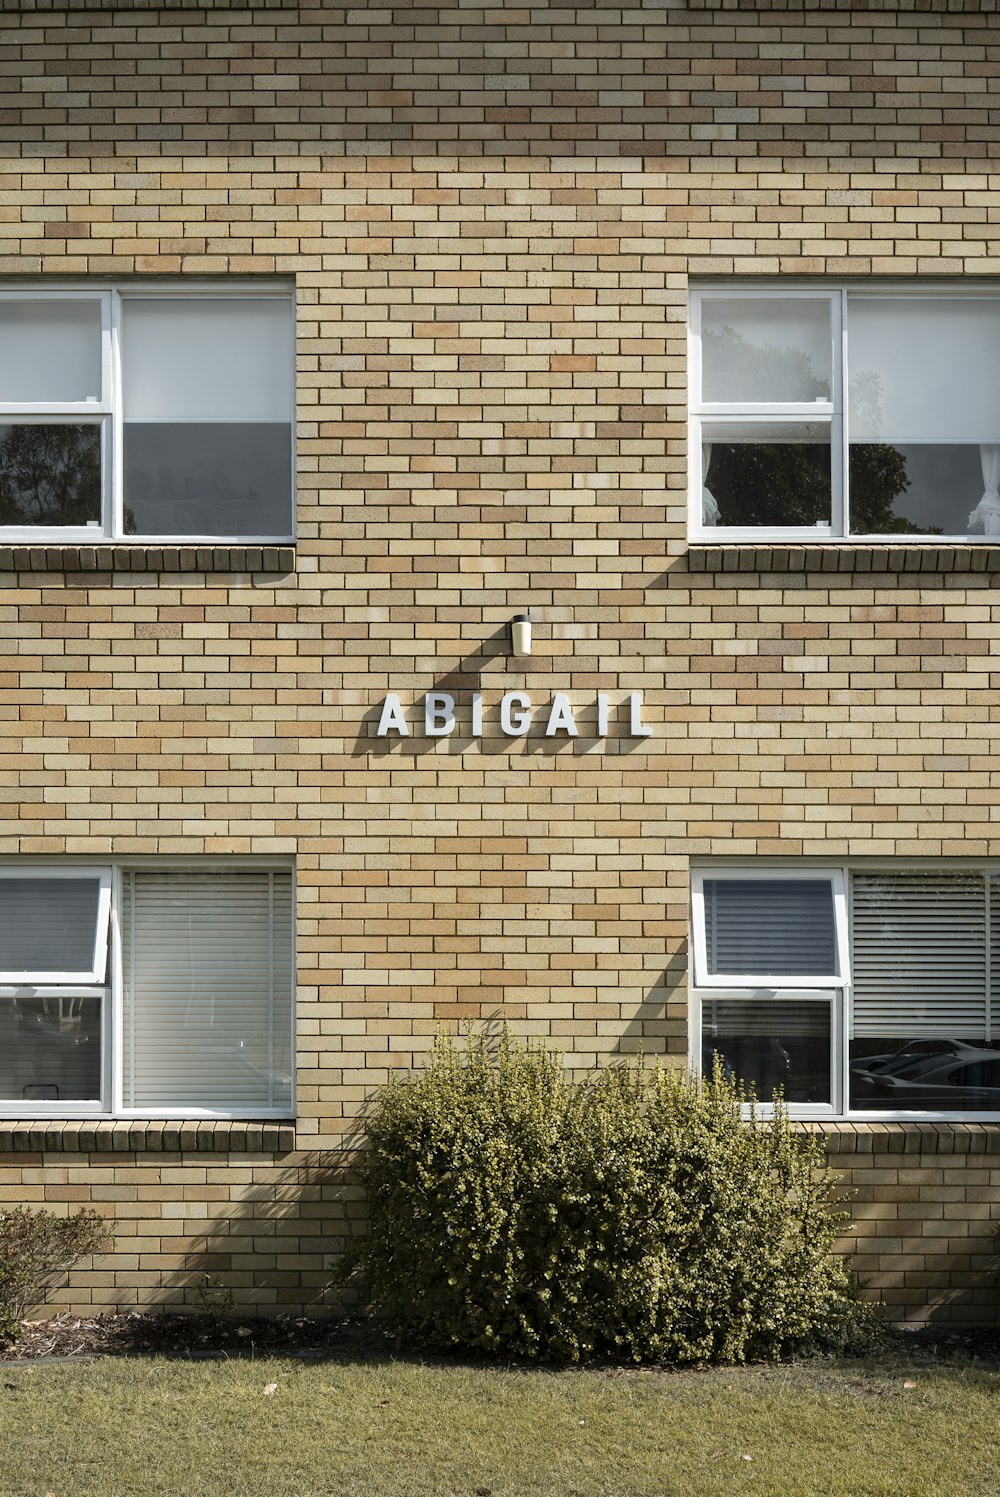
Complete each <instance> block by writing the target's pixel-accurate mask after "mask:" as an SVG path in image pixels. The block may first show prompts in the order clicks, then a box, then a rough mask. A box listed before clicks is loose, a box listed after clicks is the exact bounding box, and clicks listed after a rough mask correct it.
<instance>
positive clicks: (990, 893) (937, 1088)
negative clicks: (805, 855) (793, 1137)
mask: <svg viewBox="0 0 1000 1497" xmlns="http://www.w3.org/2000/svg"><path fill="white" fill-rule="evenodd" d="M692 930H693V944H694V1010H695V1024H694V1033H695V1036H696V1038H695V1044H694V1053H695V1058H696V1060H697V1061H698V1063H699V1064H700V1065H701V1066H702V1067H707V1066H708V1065H710V1064H711V1061H712V1056H713V1053H714V1054H717V1055H718V1057H719V1060H720V1062H721V1064H722V1065H723V1067H724V1068H725V1069H726V1070H727V1071H728V1072H729V1073H730V1074H732V1075H734V1076H737V1077H739V1078H740V1079H742V1080H743V1081H744V1082H746V1083H747V1084H749V1085H752V1086H753V1087H754V1088H755V1090H756V1094H757V1096H758V1097H760V1098H763V1099H770V1097H771V1096H772V1095H773V1092H774V1091H775V1089H776V1088H779V1087H780V1088H781V1090H782V1091H783V1093H784V1096H785V1099H786V1101H787V1102H788V1104H789V1105H790V1106H791V1107H793V1108H794V1109H795V1111H796V1112H797V1113H798V1114H800V1115H802V1116H822V1115H825V1114H829V1115H831V1116H833V1115H843V1114H846V1115H858V1116H867V1117H871V1116H877V1115H882V1116H899V1115H914V1116H924V1117H926V1116H931V1115H935V1114H937V1115H944V1116H951V1115H956V1114H957V1115H960V1116H963V1117H969V1116H972V1115H977V1114H982V1115H989V1114H997V1113H1000V867H998V868H996V869H992V868H974V867H961V868H959V867H935V868H930V869H928V868H926V867H908V868H901V867H894V868H876V867H863V868H862V867H856V868H808V869H806V868H802V867H801V866H799V867H793V868H787V867H776V868H769V869H766V870H765V869H761V868H759V867H754V868H749V869H747V868H735V867H729V868H721V869H705V870H700V871H698V872H697V873H695V874H694V876H693V897H692Z"/></svg>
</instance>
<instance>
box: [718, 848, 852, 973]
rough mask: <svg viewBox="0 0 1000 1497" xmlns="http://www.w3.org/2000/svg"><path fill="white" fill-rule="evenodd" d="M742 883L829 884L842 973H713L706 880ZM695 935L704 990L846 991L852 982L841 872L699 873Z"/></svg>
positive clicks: (759, 870) (777, 869)
mask: <svg viewBox="0 0 1000 1497" xmlns="http://www.w3.org/2000/svg"><path fill="white" fill-rule="evenodd" d="M706 879H709V880H726V879H738V880H740V881H742V882H747V881H756V882H763V881H769V880H774V879H782V880H786V881H788V880H796V881H803V882H809V883H829V885H830V888H831V893H832V897H833V912H834V931H835V940H836V945H837V963H838V966H839V968H840V971H839V973H796V974H789V975H788V976H787V977H786V976H784V975H782V976H780V977H776V976H775V974H774V973H768V972H712V971H710V964H709V960H708V943H707V935H706V921H705V880H706ZM691 904H692V933H693V936H694V957H695V983H696V985H697V986H698V988H700V989H702V990H710V991H717V990H730V991H732V990H733V989H743V990H746V989H758V990H760V991H761V992H765V993H766V992H770V991H772V990H774V991H779V990H780V991H782V992H784V991H787V990H789V989H798V990H809V989H817V988H844V987H846V986H847V984H848V983H849V982H850V970H851V968H850V954H849V947H848V935H847V893H846V885H845V881H844V874H843V871H842V870H841V869H826V868H820V869H801V868H797V869H789V868H781V867H775V868H757V869H752V870H747V869H742V868H739V867H735V866H733V865H729V866H726V867H720V868H712V869H708V868H703V869H697V870H694V871H693V872H692V875H691Z"/></svg>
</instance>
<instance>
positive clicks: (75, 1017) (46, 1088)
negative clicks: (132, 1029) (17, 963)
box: [0, 997, 101, 1102]
mask: <svg viewBox="0 0 1000 1497" xmlns="http://www.w3.org/2000/svg"><path fill="white" fill-rule="evenodd" d="M100 1095H101V999H100V998H98V997H91V998H70V997H61V998H3V999H0V1101H2V1102H94V1101H99V1100H100Z"/></svg>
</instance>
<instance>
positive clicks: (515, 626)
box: [510, 613, 531, 655]
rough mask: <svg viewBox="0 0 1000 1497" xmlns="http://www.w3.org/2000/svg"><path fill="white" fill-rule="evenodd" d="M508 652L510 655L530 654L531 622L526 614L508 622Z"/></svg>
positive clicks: (521, 614)
mask: <svg viewBox="0 0 1000 1497" xmlns="http://www.w3.org/2000/svg"><path fill="white" fill-rule="evenodd" d="M510 652H511V654H512V655H530V654H531V620H530V618H529V617H528V615H527V614H526V613H519V614H518V615H517V617H516V618H513V619H511V621H510Z"/></svg>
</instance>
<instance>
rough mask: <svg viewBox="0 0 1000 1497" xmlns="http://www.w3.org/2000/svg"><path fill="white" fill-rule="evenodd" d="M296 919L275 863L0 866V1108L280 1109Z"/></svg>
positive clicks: (287, 1059) (287, 1099)
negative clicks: (269, 865) (238, 865)
mask: <svg viewBox="0 0 1000 1497" xmlns="http://www.w3.org/2000/svg"><path fill="white" fill-rule="evenodd" d="M292 930H293V910H292V874H291V871H290V870H289V869H287V868H264V867H254V868H246V867H244V868H235V867H225V868H223V867H212V868H209V867H200V868H198V867H196V868H174V867H170V868H164V867H162V866H153V865H136V866H134V867H131V866H120V867H117V868H114V869H111V868H83V867H64V866H56V865H52V866H46V867H32V868H24V867H20V866H16V865H11V866H9V867H5V868H0V963H2V966H0V1115H2V1116H6V1117H11V1116H17V1117H23V1116H45V1117H87V1116H100V1115H105V1114H111V1115H118V1116H127V1117H128V1116H131V1117H150V1116H155V1117H227V1116H229V1117H247V1116H253V1117H276V1116H287V1115H289V1114H290V1112H291V1108H292V1009H293V990H294V956H293V938H292Z"/></svg>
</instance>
